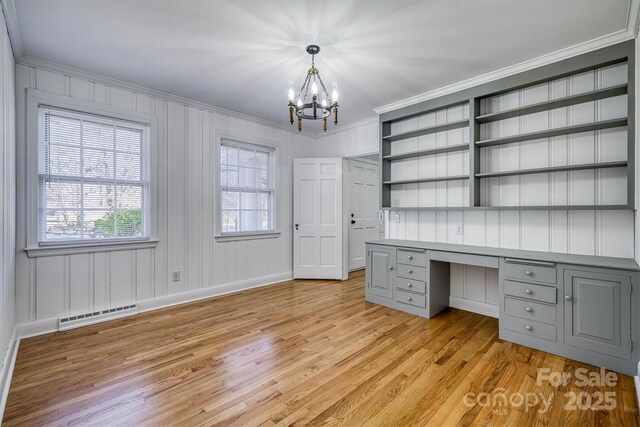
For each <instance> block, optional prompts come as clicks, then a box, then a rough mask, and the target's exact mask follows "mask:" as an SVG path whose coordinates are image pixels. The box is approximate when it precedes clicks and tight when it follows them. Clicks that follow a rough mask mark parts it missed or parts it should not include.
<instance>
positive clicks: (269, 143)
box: [212, 129, 281, 242]
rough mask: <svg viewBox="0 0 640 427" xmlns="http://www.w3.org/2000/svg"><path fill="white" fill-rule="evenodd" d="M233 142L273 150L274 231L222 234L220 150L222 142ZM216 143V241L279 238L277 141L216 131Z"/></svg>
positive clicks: (213, 159) (278, 156) (214, 182)
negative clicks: (225, 140)
mask: <svg viewBox="0 0 640 427" xmlns="http://www.w3.org/2000/svg"><path fill="white" fill-rule="evenodd" d="M224 139H227V140H232V141H236V142H238V143H241V144H247V145H253V146H257V147H260V146H263V147H265V148H268V149H270V150H272V153H271V156H270V157H271V166H272V168H273V171H272V178H273V190H272V191H273V220H272V226H273V229H272V230H265V231H236V232H227V233H223V232H222V183H221V182H220V171H221V169H222V165H221V164H220V150H221V147H222V140H224ZM215 141H216V143H215V147H214V150H213V152H214V153H213V158H212V161H213V163H214V168H212V169H213V170H215V176H214V179H213V184H214V185H215V187H216V191H215V207H216V209H215V213H216V215H215V218H214V221H215V224H214V230H215V235H214V237H215V240H216V241H218V242H229V241H238V240H255V239H269V238H277V237H279V236H280V234H281V233H280V227H279V224H280V220H279V218H280V212H281V209H280V208H281V206H280V199H279V197H278V195H279V193H280V191H279V188H280V177H279V171H278V169H279V168H278V165H279V159H280V155H279V154H280V153H279V144H278V142H277V141H274V140H270V139H264V138H259V137H252V136H249V135H244V134H240V133H235V132H228V131H225V130H221V129H217V130H216V140H215Z"/></svg>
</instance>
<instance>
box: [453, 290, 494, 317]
mask: <svg viewBox="0 0 640 427" xmlns="http://www.w3.org/2000/svg"><path fill="white" fill-rule="evenodd" d="M449 307H453V308H459V309H460V310H466V311H471V312H472V313H478V314H482V315H484V316H491V317H495V318H496V319H497V318H498V313H499V309H498V306H497V305H493V304H487V303H486V302H480V301H472V300H470V299H466V298H460V297H454V296H453V295H451V296H450V297H449Z"/></svg>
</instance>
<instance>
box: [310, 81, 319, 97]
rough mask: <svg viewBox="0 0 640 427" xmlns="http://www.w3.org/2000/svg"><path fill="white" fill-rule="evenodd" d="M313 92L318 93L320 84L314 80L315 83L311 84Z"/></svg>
mask: <svg viewBox="0 0 640 427" xmlns="http://www.w3.org/2000/svg"><path fill="white" fill-rule="evenodd" d="M311 93H312V94H313V95H317V94H318V85H317V84H316V82H313V84H312V85H311Z"/></svg>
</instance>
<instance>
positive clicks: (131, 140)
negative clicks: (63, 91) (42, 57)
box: [38, 108, 149, 243]
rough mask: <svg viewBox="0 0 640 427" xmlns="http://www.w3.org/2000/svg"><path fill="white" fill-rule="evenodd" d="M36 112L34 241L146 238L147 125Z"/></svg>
mask: <svg viewBox="0 0 640 427" xmlns="http://www.w3.org/2000/svg"><path fill="white" fill-rule="evenodd" d="M38 113H39V115H38V122H39V128H40V129H39V159H38V172H39V178H40V181H39V188H40V192H39V196H40V203H39V230H38V236H39V241H40V242H41V243H42V242H64V241H82V240H96V239H116V240H120V239H135V238H144V237H147V236H148V234H147V213H146V211H145V202H146V201H147V194H148V184H149V183H148V179H147V173H148V172H147V169H148V168H147V159H146V157H145V156H146V155H147V153H146V151H147V150H146V146H147V144H146V141H147V138H148V131H149V128H148V126H143V125H138V124H135V123H131V122H126V121H120V120H113V119H109V118H104V117H100V116H94V115H89V114H80V113H76V112H69V111H62V110H52V109H48V108H40V109H39V112H38Z"/></svg>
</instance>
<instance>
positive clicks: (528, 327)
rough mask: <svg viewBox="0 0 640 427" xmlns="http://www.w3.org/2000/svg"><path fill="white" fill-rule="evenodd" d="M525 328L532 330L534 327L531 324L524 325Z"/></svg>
mask: <svg viewBox="0 0 640 427" xmlns="http://www.w3.org/2000/svg"><path fill="white" fill-rule="evenodd" d="M524 328H525V329H526V330H527V331H530V330H532V329H533V328H532V327H531V325H524Z"/></svg>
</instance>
